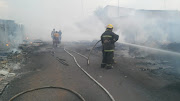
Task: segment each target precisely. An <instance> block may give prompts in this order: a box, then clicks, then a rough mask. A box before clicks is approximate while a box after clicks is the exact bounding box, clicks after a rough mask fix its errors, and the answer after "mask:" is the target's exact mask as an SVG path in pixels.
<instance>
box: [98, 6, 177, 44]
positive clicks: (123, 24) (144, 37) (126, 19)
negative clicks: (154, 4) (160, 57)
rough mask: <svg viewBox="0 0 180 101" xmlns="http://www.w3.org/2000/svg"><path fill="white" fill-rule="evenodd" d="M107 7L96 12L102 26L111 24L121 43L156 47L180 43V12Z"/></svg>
mask: <svg viewBox="0 0 180 101" xmlns="http://www.w3.org/2000/svg"><path fill="white" fill-rule="evenodd" d="M117 9H118V8H117V7H114V6H107V7H106V8H104V9H102V8H99V9H98V10H97V11H96V15H97V16H98V17H99V18H100V19H101V21H102V22H103V23H104V24H108V23H112V24H113V25H114V26H115V32H116V33H117V34H119V35H120V41H121V42H128V43H134V44H140V45H145V46H150V47H158V46H159V45H160V44H167V43H172V42H180V40H179V38H178V37H180V34H179V32H180V30H179V28H178V27H179V26H180V12H179V11H175V10H135V9H129V8H119V10H120V14H119V16H118V15H117Z"/></svg>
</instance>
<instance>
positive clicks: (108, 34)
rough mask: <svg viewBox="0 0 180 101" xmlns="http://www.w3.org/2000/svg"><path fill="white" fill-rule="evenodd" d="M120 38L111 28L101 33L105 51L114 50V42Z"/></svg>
mask: <svg viewBox="0 0 180 101" xmlns="http://www.w3.org/2000/svg"><path fill="white" fill-rule="evenodd" d="M118 39H119V36H118V35H117V34H115V33H114V32H112V31H111V30H107V31H105V32H104V33H103V34H102V35H101V42H102V46H103V51H104V52H114V48H115V45H114V43H115V42H116V41H117V40H118Z"/></svg>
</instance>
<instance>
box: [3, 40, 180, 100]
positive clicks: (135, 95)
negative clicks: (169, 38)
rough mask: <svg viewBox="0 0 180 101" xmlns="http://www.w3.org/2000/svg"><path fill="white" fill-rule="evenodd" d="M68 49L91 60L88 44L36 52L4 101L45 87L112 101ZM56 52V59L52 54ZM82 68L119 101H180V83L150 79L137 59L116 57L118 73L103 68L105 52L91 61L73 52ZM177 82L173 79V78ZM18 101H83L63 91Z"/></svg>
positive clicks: (42, 92) (38, 93)
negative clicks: (20, 93)
mask: <svg viewBox="0 0 180 101" xmlns="http://www.w3.org/2000/svg"><path fill="white" fill-rule="evenodd" d="M64 46H65V47H66V48H68V49H71V50H75V51H77V52H79V53H82V54H84V55H86V56H88V53H89V50H88V48H89V47H88V46H87V45H86V44H76V45H74V44H73V45H72V44H67V43H66V44H64V45H62V46H60V47H58V48H55V49H53V48H52V46H51V44H49V45H46V46H43V47H41V48H40V50H39V51H36V52H33V53H32V54H31V56H30V59H29V61H28V63H27V64H26V66H24V67H23V68H22V69H21V70H19V71H17V72H19V73H21V75H20V76H18V77H17V78H16V79H14V80H13V81H12V82H10V83H9V85H8V86H7V88H6V89H5V91H4V92H3V94H2V95H1V96H0V101H8V100H9V99H10V98H11V97H12V96H14V95H16V94H17V93H19V92H21V91H25V90H28V89H32V88H39V87H43V86H57V87H65V88H68V89H72V90H74V91H76V92H78V93H80V94H81V95H82V96H83V97H84V98H85V99H86V101H111V100H110V98H109V97H108V96H107V94H106V93H105V92H104V91H103V90H102V89H101V88H100V87H99V86H97V85H96V84H95V83H94V82H93V81H92V80H90V79H89V78H88V77H87V76H86V75H85V74H84V73H83V72H82V71H81V70H80V69H79V68H78V66H77V65H76V64H75V62H74V60H73V58H72V57H71V56H70V55H68V54H67V53H66V52H65V51H64ZM52 52H54V56H55V57H54V56H53V55H52V54H51V53H52ZM71 53H72V54H73V55H74V56H75V57H76V58H77V61H78V62H79V64H80V65H81V66H82V67H83V68H84V69H85V70H86V71H87V72H88V73H89V74H90V75H92V76H93V77H94V78H95V79H96V80H97V81H99V82H100V83H101V84H102V85H103V86H104V87H105V88H106V89H107V90H108V91H109V92H110V93H111V94H112V95H113V97H114V98H115V100H116V101H179V100H180V96H179V95H180V89H179V83H178V82H179V80H178V79H175V80H176V81H174V82H170V81H168V80H166V79H164V78H163V77H159V76H156V75H150V74H149V72H147V71H145V72H144V71H141V70H139V69H137V67H136V62H137V60H136V59H135V58H129V57H123V56H116V57H115V58H116V61H117V64H115V65H114V69H111V70H107V69H102V68H100V64H101V52H100V51H97V50H96V51H94V52H93V53H92V56H91V58H90V63H91V64H90V65H89V66H87V61H86V60H85V59H84V58H83V57H81V56H79V55H77V54H75V53H73V52H71ZM56 57H59V58H61V59H64V60H66V62H67V63H68V64H69V66H66V65H63V64H62V63H60V62H59V61H57V59H56ZM171 78H173V77H171ZM14 101H81V100H80V99H79V98H78V97H77V96H75V95H74V94H72V93H70V92H68V91H65V90H59V89H57V90H56V89H45V90H40V91H36V92H31V93H28V94H25V95H23V96H21V97H19V98H18V99H16V100H14Z"/></svg>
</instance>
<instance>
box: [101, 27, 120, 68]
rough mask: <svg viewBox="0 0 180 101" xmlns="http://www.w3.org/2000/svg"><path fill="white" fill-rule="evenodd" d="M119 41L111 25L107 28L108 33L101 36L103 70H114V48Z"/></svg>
mask: <svg viewBox="0 0 180 101" xmlns="http://www.w3.org/2000/svg"><path fill="white" fill-rule="evenodd" d="M118 39H119V36H118V35H117V34H115V33H114V32H113V25H112V24H109V25H107V27H106V31H105V32H104V33H103V34H102V35H101V42H102V53H103V59H102V64H101V67H102V68H107V69H112V68H113V66H112V64H113V63H114V48H115V45H114V44H115V42H116V41H117V40H118Z"/></svg>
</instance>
